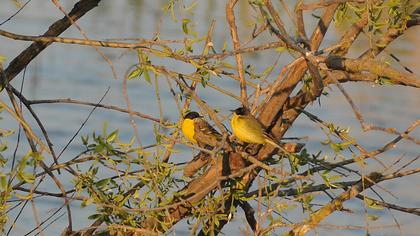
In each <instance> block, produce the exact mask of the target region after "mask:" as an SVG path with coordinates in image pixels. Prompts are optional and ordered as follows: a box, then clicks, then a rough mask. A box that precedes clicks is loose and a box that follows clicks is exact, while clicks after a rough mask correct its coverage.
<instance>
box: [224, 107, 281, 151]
mask: <svg viewBox="0 0 420 236" xmlns="http://www.w3.org/2000/svg"><path fill="white" fill-rule="evenodd" d="M232 112H233V117H232V120H231V125H232V129H233V133H234V134H235V136H236V137H237V138H238V139H239V140H241V141H242V142H245V143H257V144H266V143H269V144H271V145H272V146H274V147H277V148H279V149H281V150H283V149H284V148H283V147H281V146H280V145H279V144H278V143H277V142H276V141H274V140H273V139H272V138H271V137H270V136H269V135H268V134H267V133H266V132H265V130H264V128H263V126H262V125H261V123H260V122H259V121H258V120H257V119H256V118H255V117H254V116H253V115H252V114H251V113H250V112H249V110H248V109H247V108H246V107H239V108H237V109H236V110H232Z"/></svg>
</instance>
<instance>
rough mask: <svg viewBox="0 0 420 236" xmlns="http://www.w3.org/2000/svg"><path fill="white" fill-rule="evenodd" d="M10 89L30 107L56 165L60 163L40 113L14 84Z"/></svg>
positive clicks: (29, 109) (27, 107)
mask: <svg viewBox="0 0 420 236" xmlns="http://www.w3.org/2000/svg"><path fill="white" fill-rule="evenodd" d="M10 89H11V90H12V92H13V94H15V96H17V97H18V98H19V100H20V102H22V103H23V104H24V105H25V107H26V109H28V111H29V112H30V113H31V115H32V117H33V118H34V119H35V121H36V123H37V124H38V126H39V128H40V129H41V132H42V135H44V138H45V140H46V141H47V145H48V148H49V150H50V152H51V156H52V157H53V159H54V163H55V164H56V165H58V157H57V155H56V153H55V150H54V148H53V144H52V142H51V139H50V137H49V135H48V132H47V130H46V129H45V127H44V125H43V124H42V122H41V120H40V119H39V117H38V115H37V114H36V113H35V111H34V110H33V109H32V107H31V105H30V102H29V101H28V100H27V99H26V98H25V97H24V96H23V95H22V93H21V92H19V91H17V90H16V89H15V88H14V87H13V86H10ZM57 172H58V174H60V170H59V169H57Z"/></svg>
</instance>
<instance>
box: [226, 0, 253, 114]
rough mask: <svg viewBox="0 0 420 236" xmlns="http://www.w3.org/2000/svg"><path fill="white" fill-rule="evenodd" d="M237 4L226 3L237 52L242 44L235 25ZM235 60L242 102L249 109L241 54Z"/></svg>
mask: <svg viewBox="0 0 420 236" xmlns="http://www.w3.org/2000/svg"><path fill="white" fill-rule="evenodd" d="M237 2H238V0H229V1H228V2H227V3H226V18H227V22H228V24H229V29H230V35H231V37H232V42H233V48H234V49H235V50H237V49H239V48H240V47H241V43H240V42H239V36H238V28H237V27H236V23H235V13H234V10H233V8H234V7H235V5H236V3H237ZM235 59H236V66H237V70H238V75H239V79H240V88H241V102H242V105H243V106H245V107H248V96H247V93H246V79H245V72H244V65H243V61H242V56H241V54H236V55H235Z"/></svg>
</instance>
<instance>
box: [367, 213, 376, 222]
mask: <svg viewBox="0 0 420 236" xmlns="http://www.w3.org/2000/svg"><path fill="white" fill-rule="evenodd" d="M367 218H368V219H369V220H371V221H376V220H378V219H379V216H377V215H371V214H369V215H368V216H367Z"/></svg>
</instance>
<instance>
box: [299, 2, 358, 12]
mask: <svg viewBox="0 0 420 236" xmlns="http://www.w3.org/2000/svg"><path fill="white" fill-rule="evenodd" d="M347 2H356V3H365V2H366V0H329V1H321V2H316V3H308V4H300V5H299V6H298V8H297V9H298V10H303V11H308V10H315V9H318V8H323V7H327V6H330V5H332V4H338V3H347Z"/></svg>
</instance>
